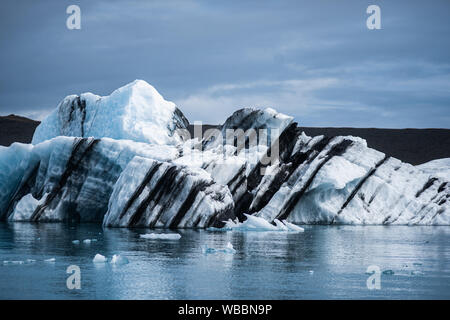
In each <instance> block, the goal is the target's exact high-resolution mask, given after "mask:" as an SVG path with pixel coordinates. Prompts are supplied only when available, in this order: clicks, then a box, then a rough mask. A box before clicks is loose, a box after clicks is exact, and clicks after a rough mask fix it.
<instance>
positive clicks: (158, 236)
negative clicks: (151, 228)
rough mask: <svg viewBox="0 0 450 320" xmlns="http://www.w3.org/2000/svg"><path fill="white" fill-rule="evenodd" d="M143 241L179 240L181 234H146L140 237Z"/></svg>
mask: <svg viewBox="0 0 450 320" xmlns="http://www.w3.org/2000/svg"><path fill="white" fill-rule="evenodd" d="M139 237H140V238H142V239H161V240H179V239H180V238H181V234H178V233H146V234H141V235H139Z"/></svg>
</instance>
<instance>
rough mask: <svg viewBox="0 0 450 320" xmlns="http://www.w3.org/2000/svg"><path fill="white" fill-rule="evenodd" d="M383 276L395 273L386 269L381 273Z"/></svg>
mask: <svg viewBox="0 0 450 320" xmlns="http://www.w3.org/2000/svg"><path fill="white" fill-rule="evenodd" d="M383 274H386V275H393V274H395V272H394V271H393V270H391V269H387V270H384V271H383Z"/></svg>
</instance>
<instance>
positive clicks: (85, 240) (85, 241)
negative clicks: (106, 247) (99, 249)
mask: <svg viewBox="0 0 450 320" xmlns="http://www.w3.org/2000/svg"><path fill="white" fill-rule="evenodd" d="M91 241H92V240H91V239H84V240H83V243H84V244H91Z"/></svg>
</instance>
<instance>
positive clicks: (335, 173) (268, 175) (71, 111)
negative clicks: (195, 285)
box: [0, 81, 450, 229]
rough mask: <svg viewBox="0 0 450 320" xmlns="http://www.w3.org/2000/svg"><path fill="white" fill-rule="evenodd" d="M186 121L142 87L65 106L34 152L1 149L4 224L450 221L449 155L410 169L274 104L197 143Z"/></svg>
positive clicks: (242, 114)
mask: <svg viewBox="0 0 450 320" xmlns="http://www.w3.org/2000/svg"><path fill="white" fill-rule="evenodd" d="M187 124H188V122H187V120H185V118H184V116H183V115H182V113H181V111H179V110H178V109H176V107H175V106H174V105H173V104H171V103H169V102H166V101H164V99H163V98H162V97H161V96H160V95H159V94H158V93H157V92H156V90H154V89H153V87H151V86H150V85H148V84H147V83H145V82H143V81H135V82H133V83H131V84H129V85H127V86H125V87H123V88H120V89H118V90H116V91H115V92H113V93H112V94H111V96H109V97H97V96H94V95H92V94H84V95H82V96H80V97H76V96H71V97H68V98H66V99H65V100H64V101H63V102H62V103H61V104H60V106H59V107H58V109H57V110H56V111H55V112H54V113H53V114H52V115H50V116H49V118H48V119H47V120H46V121H44V122H43V124H42V125H41V127H40V129H39V130H38V131H37V132H36V136H35V138H34V143H35V144H34V145H23V144H13V145H12V146H11V147H9V148H0V219H1V220H14V221H64V220H81V221H98V222H103V224H104V225H105V226H111V227H133V226H149V227H169V228H190V227H192V228H195V227H197V228H204V227H222V226H224V225H225V221H228V220H229V219H231V220H232V221H235V219H236V218H238V219H239V220H240V221H245V220H247V219H248V216H247V215H252V217H257V218H258V219H254V221H258V223H259V224H260V223H261V221H262V220H261V219H264V220H265V221H267V223H268V224H267V225H266V226H269V225H273V226H274V228H275V229H278V228H283V229H284V228H287V226H292V225H290V224H289V223H294V224H419V225H450V208H449V206H450V205H449V201H448V198H449V196H450V183H449V175H448V168H449V165H448V159H443V160H437V161H433V162H430V163H428V164H424V165H421V166H412V165H410V164H407V163H403V162H401V161H399V160H397V159H394V158H391V157H387V156H386V155H385V154H383V153H381V152H379V151H376V150H374V149H371V148H369V147H368V146H367V144H366V141H365V140H363V139H361V138H358V137H351V136H346V137H342V136H339V137H326V136H317V137H309V136H306V135H305V134H304V133H303V132H302V131H301V130H300V129H299V127H298V126H297V124H296V123H295V122H293V119H292V118H291V117H289V116H286V115H283V114H280V113H277V112H276V111H275V110H273V109H270V108H268V109H264V110H258V109H249V108H246V109H242V110H239V111H236V112H235V113H233V115H231V116H230V117H229V118H228V119H227V120H226V121H225V123H224V125H223V126H222V127H221V129H220V130H218V132H216V135H212V136H207V137H206V138H204V139H203V140H200V141H199V140H197V139H191V140H188V141H185V142H183V141H182V138H181V137H180V136H178V134H177V133H176V132H175V129H176V128H179V129H184V128H186V126H187ZM233 129H240V130H238V131H230V130H233ZM261 130H263V131H264V130H266V131H264V132H265V136H261V135H260V134H261ZM255 132H256V133H257V134H258V139H257V142H258V143H257V144H256V145H253V144H251V143H250V142H251V139H250V137H251V134H252V133H255ZM58 135H65V136H70V135H73V136H77V137H56V138H53V137H54V136H58ZM89 136H93V137H95V138H88V137H89ZM50 138H52V139H50ZM227 138H230V139H227ZM48 139H50V140H48ZM124 139H128V140H124ZM40 141H42V142H41V143H38V142H40ZM143 141H144V142H143ZM268 141H270V143H267V142H268ZM224 142H225V143H224ZM230 143H231V144H230ZM254 221H253V222H254ZM251 222H252V221H249V223H251ZM247 224H248V223H247ZM269 229H270V227H269Z"/></svg>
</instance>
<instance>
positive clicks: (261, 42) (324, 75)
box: [0, 0, 450, 128]
mask: <svg viewBox="0 0 450 320" xmlns="http://www.w3.org/2000/svg"><path fill="white" fill-rule="evenodd" d="M71 4H78V5H79V6H80V7H81V11H82V29H81V30H73V31H70V30H68V29H67V28H66V26H65V23H66V18H67V14H66V12H65V11H66V8H67V6H69V5H71ZM370 4H378V5H379V6H380V7H381V13H382V30H374V31H370V30H368V29H367V28H366V26H365V21H366V17H367V14H366V13H365V11H366V8H367V6H368V5H370ZM449 9H450V3H449V2H448V1H445V0H442V1H440V0H436V1H433V2H432V3H427V2H424V1H376V0H373V1H360V0H355V1H331V0H321V1H309V0H308V1H298V0H295V1H294V0H293V1H256V0H255V1H188V0H183V1H177V0H171V1H140V0H139V1H138V0H134V1H111V0H109V1H106V0H100V1H88V0H84V1H75V0H73V1H65V0H64V1H63V0H55V1H32V0H30V1H24V0H22V1H15V0H3V1H2V4H1V11H0V43H1V48H2V50H0V70H1V76H0V114H9V113H17V114H25V115H29V116H33V117H42V116H43V115H45V114H46V113H47V112H48V111H49V110H50V109H52V108H54V107H55V106H56V104H57V103H58V102H59V101H60V100H61V99H62V98H63V97H64V96H66V95H68V94H72V93H81V92H85V91H91V92H94V93H97V94H101V95H107V94H109V93H110V92H111V91H112V90H114V89H116V88H117V87H120V86H122V85H124V84H126V83H127V82H130V81H132V80H134V79H144V80H146V81H148V82H149V83H151V84H152V85H154V86H155V87H156V88H157V89H158V91H160V92H161V94H163V96H164V97H165V98H166V99H168V100H172V101H174V102H176V103H177V104H178V105H179V106H180V108H181V109H182V110H183V111H184V112H185V113H186V114H187V115H188V117H189V118H190V119H191V120H192V121H194V120H203V121H205V122H219V121H222V120H223V118H224V117H226V116H227V115H229V114H230V113H231V112H232V111H233V110H235V109H236V108H239V107H243V106H256V107H273V108H275V109H277V110H278V111H281V112H284V113H287V114H290V115H293V116H295V118H296V120H297V121H299V122H300V123H301V124H302V125H310V126H314V125H317V126H358V127H397V128H398V127H445V128H448V127H449V124H450V121H449V120H450V119H449V112H448V111H449V108H450V105H449V104H450V56H449V52H450V40H449V37H448V35H449V34H450V32H449V31H450V23H449V22H448V17H447V15H448V12H449Z"/></svg>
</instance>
